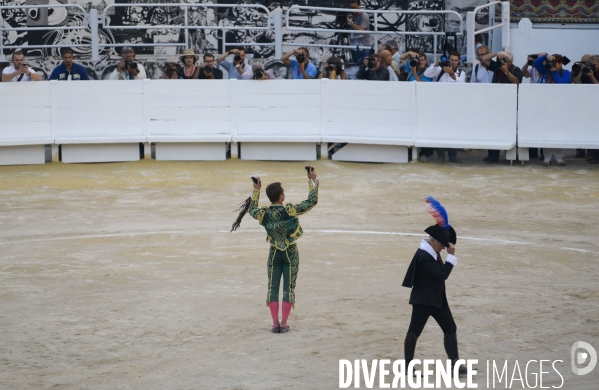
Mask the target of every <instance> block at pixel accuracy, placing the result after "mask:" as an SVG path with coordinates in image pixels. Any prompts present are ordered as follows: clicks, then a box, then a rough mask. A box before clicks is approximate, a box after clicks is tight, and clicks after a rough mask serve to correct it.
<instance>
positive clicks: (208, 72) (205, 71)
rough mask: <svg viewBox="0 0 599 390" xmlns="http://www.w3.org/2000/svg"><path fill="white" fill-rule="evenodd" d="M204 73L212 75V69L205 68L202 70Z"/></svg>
mask: <svg viewBox="0 0 599 390" xmlns="http://www.w3.org/2000/svg"><path fill="white" fill-rule="evenodd" d="M204 73H205V74H211V73H212V68H211V67H210V66H207V67H205V68H204Z"/></svg>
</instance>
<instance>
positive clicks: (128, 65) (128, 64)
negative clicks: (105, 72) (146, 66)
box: [125, 59, 139, 73]
mask: <svg viewBox="0 0 599 390" xmlns="http://www.w3.org/2000/svg"><path fill="white" fill-rule="evenodd" d="M125 67H126V68H131V69H135V71H136V72H138V73H139V67H138V66H137V62H135V61H131V60H130V59H126V60H125Z"/></svg>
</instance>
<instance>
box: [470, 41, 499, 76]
mask: <svg viewBox="0 0 599 390" xmlns="http://www.w3.org/2000/svg"><path fill="white" fill-rule="evenodd" d="M490 51H491V50H490V49H489V48H488V47H487V46H483V45H480V46H479V47H478V49H476V58H477V59H478V60H479V61H480V62H479V63H478V64H476V66H475V67H474V69H473V70H472V75H471V76H470V82H471V83H473V84H481V83H492V82H493V74H494V73H493V71H492V70H491V69H489V62H490V61H488V60H485V59H484V56H486V55H487V54H489V52H490Z"/></svg>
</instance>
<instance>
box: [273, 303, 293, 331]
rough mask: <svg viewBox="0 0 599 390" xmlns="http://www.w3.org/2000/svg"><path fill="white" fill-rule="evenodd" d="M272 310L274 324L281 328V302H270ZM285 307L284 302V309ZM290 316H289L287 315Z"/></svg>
mask: <svg viewBox="0 0 599 390" xmlns="http://www.w3.org/2000/svg"><path fill="white" fill-rule="evenodd" d="M268 307H269V308H270V315H271V316H272V324H273V326H279V302H278V301H277V302H270V303H269V304H268ZM284 307H285V303H284V302H283V308H284ZM287 315H289V314H287Z"/></svg>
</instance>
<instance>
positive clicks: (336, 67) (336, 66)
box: [318, 56, 347, 80]
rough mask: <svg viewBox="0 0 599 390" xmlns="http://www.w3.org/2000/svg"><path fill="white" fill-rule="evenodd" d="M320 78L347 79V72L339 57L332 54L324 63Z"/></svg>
mask: <svg viewBox="0 0 599 390" xmlns="http://www.w3.org/2000/svg"><path fill="white" fill-rule="evenodd" d="M318 78H319V79H322V78H325V79H330V80H337V79H339V80H347V73H345V67H344V66H343V62H341V60H340V59H339V58H338V57H335V56H331V57H329V58H328V59H327V61H326V62H325V63H324V64H322V71H321V72H320V74H319V75H318Z"/></svg>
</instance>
